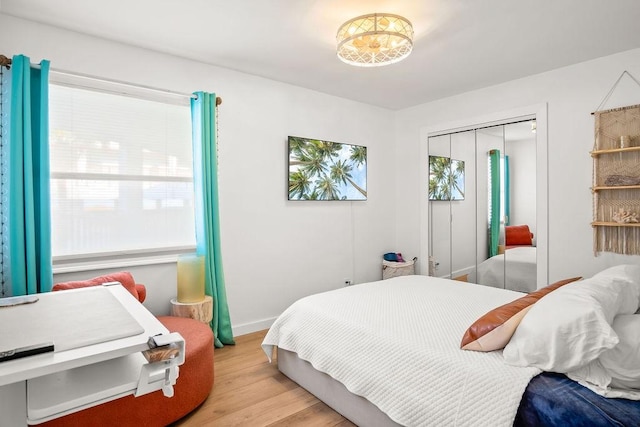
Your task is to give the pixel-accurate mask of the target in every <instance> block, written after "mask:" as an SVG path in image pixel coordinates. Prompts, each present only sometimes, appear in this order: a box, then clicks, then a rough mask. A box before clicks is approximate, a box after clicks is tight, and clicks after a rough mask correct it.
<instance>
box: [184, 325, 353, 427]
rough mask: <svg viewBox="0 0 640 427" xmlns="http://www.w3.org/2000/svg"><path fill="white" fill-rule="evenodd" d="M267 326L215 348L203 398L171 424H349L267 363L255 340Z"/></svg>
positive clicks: (223, 426) (340, 426) (342, 426)
mask: <svg viewBox="0 0 640 427" xmlns="http://www.w3.org/2000/svg"><path fill="white" fill-rule="evenodd" d="M266 333H267V331H266V330H265V331H259V332H254V333H252V334H247V335H242V336H239V337H235V338H234V339H235V341H236V345H235V346H225V347H224V348H221V349H216V350H215V352H214V353H215V354H214V363H215V364H214V367H215V381H214V385H213V389H212V390H211V394H210V395H209V397H208V398H207V400H206V401H205V402H204V403H203V404H202V405H201V406H200V407H199V408H198V409H196V410H195V411H194V412H192V413H191V414H189V415H188V416H186V417H185V418H183V419H181V420H179V421H177V422H176V423H174V424H173V427H200V426H216V427H227V426H243V427H244V426H251V427H267V426H268V427H289V426H291V427H293V426H305V427H306V426H310V427H324V426H332V427H353V426H354V424H352V423H351V422H350V421H349V420H347V419H346V418H344V417H343V416H342V415H340V414H338V413H337V412H335V411H334V410H332V409H331V408H330V407H328V406H327V405H325V404H324V403H323V402H321V401H319V400H318V399H317V398H316V397H315V396H313V395H312V394H311V393H309V392H308V391H306V390H304V389H303V388H301V387H300V386H299V385H298V384H296V383H294V382H293V381H291V380H290V379H289V378H287V377H286V376H285V375H283V374H282V373H280V371H278V367H277V363H276V361H275V360H274V362H273V363H269V361H268V360H267V358H266V356H265V354H264V352H263V351H262V348H261V347H260V344H262V340H263V339H264V336H265V334H266Z"/></svg>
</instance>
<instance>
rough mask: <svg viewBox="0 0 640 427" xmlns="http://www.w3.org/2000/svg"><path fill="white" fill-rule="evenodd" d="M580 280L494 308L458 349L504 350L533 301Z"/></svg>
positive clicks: (550, 287) (552, 286)
mask: <svg viewBox="0 0 640 427" xmlns="http://www.w3.org/2000/svg"><path fill="white" fill-rule="evenodd" d="M581 278H582V277H572V278H571V279H565V280H561V281H559V282H556V283H554V284H552V285H549V286H546V287H544V288H542V289H538V290H537V291H535V292H531V293H530V294H528V295H525V296H523V297H522V298H518V299H517V300H515V301H512V302H510V303H508V304H504V305H501V306H500V307H497V308H494V309H493V310H491V311H490V312H488V313H487V314H485V315H484V316H482V317H481V318H479V319H478V320H476V321H475V322H474V323H473V325H471V326H470V327H469V329H467V331H466V332H465V333H464V336H463V337H462V342H461V343H460V348H461V349H463V350H473V351H493V350H500V349H502V348H504V347H505V346H506V345H507V343H508V342H509V340H510V339H511V337H512V336H513V334H514V332H515V331H516V328H517V327H518V325H519V324H520V321H521V320H522V318H523V317H524V315H525V314H527V312H528V311H529V310H530V309H531V307H532V306H533V304H534V303H535V302H536V301H538V300H539V299H540V298H542V297H543V296H545V295H547V294H548V293H549V292H551V291H554V290H556V289H558V288H559V287H561V286H564V285H566V284H568V283H571V282H575V281H576V280H580V279H581Z"/></svg>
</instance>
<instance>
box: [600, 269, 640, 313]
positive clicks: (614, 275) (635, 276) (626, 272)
mask: <svg viewBox="0 0 640 427" xmlns="http://www.w3.org/2000/svg"><path fill="white" fill-rule="evenodd" d="M593 277H609V278H611V279H622V280H628V281H629V282H631V283H633V284H634V285H635V286H637V287H638V289H639V291H638V293H639V294H640V265H632V264H623V265H616V266H615V267H609V268H607V269H606V270H602V271H601V272H599V273H597V274H595V275H594V276H593ZM638 308H640V296H639V298H638V305H637V306H636V309H638Z"/></svg>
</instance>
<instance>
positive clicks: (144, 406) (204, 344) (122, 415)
mask: <svg viewBox="0 0 640 427" xmlns="http://www.w3.org/2000/svg"><path fill="white" fill-rule="evenodd" d="M107 282H120V283H121V284H122V285H123V286H124V287H125V288H126V289H127V290H128V291H129V292H131V294H132V295H133V296H135V297H136V298H138V300H139V301H140V302H142V301H144V298H145V296H146V289H145V286H144V285H140V284H136V283H135V281H134V279H133V276H131V274H130V273H128V272H118V273H113V274H108V275H105V276H100V277H95V278H93V279H89V280H86V281H76V282H65V283H57V284H55V285H54V286H53V290H54V291H60V290H65V289H75V288H80V287H87V286H97V285H101V284H102V283H107ZM158 320H159V321H160V322H161V323H162V324H163V325H164V326H165V327H166V328H167V329H168V330H169V332H178V333H179V334H180V335H182V337H183V338H184V341H185V362H184V364H183V365H182V366H180V375H179V376H178V380H177V382H176V385H175V386H174V396H173V397H171V398H168V397H165V396H164V395H163V394H162V391H156V392H153V393H149V394H146V395H143V396H140V397H134V396H133V395H130V396H126V397H123V398H120V399H116V400H113V401H111V402H107V403H103V404H101V405H97V406H94V407H92V408H88V409H84V410H82V411H79V412H76V413H73V414H70V415H66V416H64V417H60V418H57V419H55V420H52V421H48V422H46V423H42V424H40V426H45V427H65V426H66V427H69V426H74V427H75V426H96V427H98V426H105V427H106V426H118V427H129V426H130V427H156V426H157V427H162V426H166V425H169V424H171V423H172V422H174V421H177V420H179V419H180V418H182V417H184V416H185V415H187V414H188V413H189V412H191V411H193V410H194V409H195V408H197V407H198V406H199V405H200V404H201V403H202V402H204V401H205V399H206V398H207V396H208V395H209V393H210V392H211V388H212V387H213V332H212V331H211V328H210V327H209V325H207V324H205V323H202V322H199V321H197V320H193V319H187V318H182V317H174V316H160V317H158Z"/></svg>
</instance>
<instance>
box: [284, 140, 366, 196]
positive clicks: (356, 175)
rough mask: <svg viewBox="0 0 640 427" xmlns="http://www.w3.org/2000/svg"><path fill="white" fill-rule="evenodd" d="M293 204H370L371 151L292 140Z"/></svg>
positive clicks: (291, 187) (291, 182)
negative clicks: (360, 202)
mask: <svg viewBox="0 0 640 427" xmlns="http://www.w3.org/2000/svg"><path fill="white" fill-rule="evenodd" d="M288 151H289V157H288V166H289V187H288V194H289V196H288V198H289V200H367V147H364V146H361V145H352V144H341V143H338V142H331V141H323V140H320V139H310V138H301V137H298V136H289V138H288Z"/></svg>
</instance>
